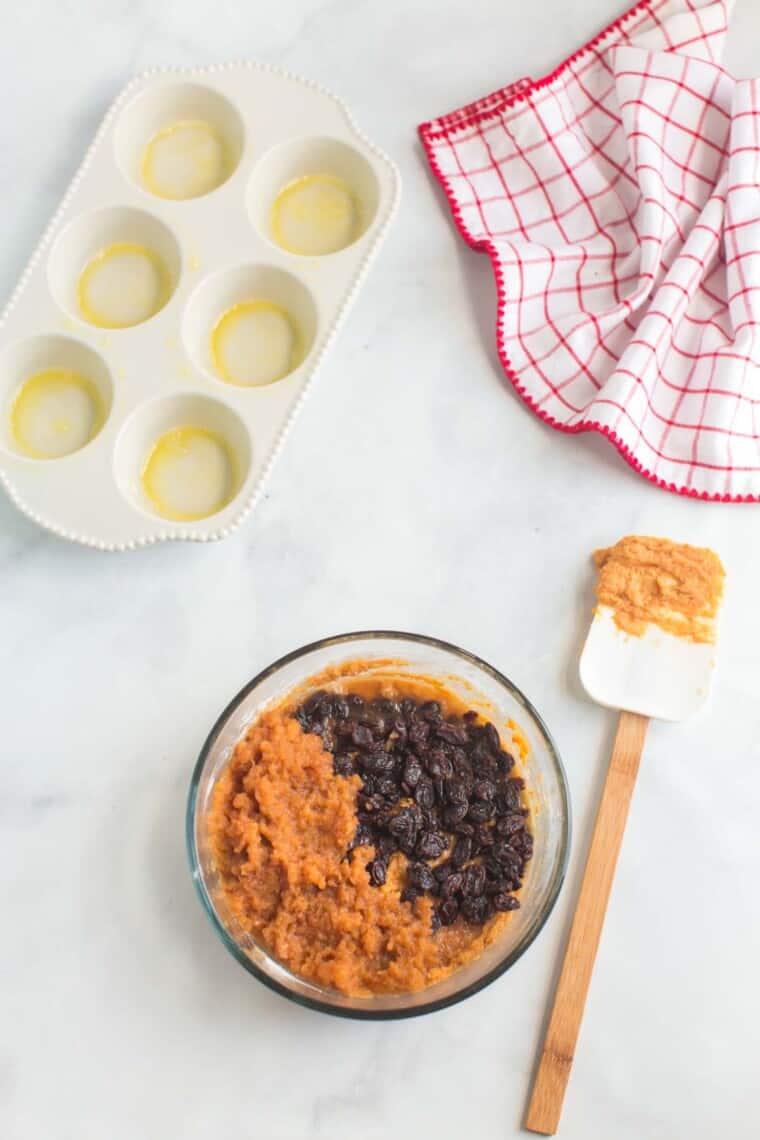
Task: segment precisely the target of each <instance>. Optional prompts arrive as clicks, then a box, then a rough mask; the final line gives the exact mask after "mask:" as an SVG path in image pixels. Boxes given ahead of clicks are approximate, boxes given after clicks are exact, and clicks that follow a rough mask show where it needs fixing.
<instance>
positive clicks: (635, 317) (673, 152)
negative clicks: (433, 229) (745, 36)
mask: <svg viewBox="0 0 760 1140" xmlns="http://www.w3.org/2000/svg"><path fill="white" fill-rule="evenodd" d="M731 7H732V0H712V2H710V0H644V2H643V3H639V4H637V5H636V6H635V7H634V8H632V9H631V10H630V11H629V12H627V13H626V14H625V15H623V16H621V17H620V18H619V19H618V20H616V21H615V22H614V23H613V24H612V25H610V27H608V28H607V29H606V30H605V31H603V32H602V33H601V34H600V35H599V36H597V37H596V38H595V39H594V40H592V41H591V42H590V43H588V44H586V46H585V47H583V48H582V49H581V50H580V51H578V52H576V54H574V55H573V56H571V57H570V58H569V59H567V60H566V61H565V62H564V63H563V64H561V66H559V67H558V68H557V69H556V70H555V71H553V72H552V73H551V74H550V75H548V76H546V77H545V78H543V79H540V80H537V81H536V80H531V79H522V80H520V81H519V82H517V83H513V84H511V85H510V86H508V87H506V88H502V89H501V90H499V91H496V92H494V93H493V94H492V95H488V96H486V97H485V98H483V99H479V100H478V101H477V102H475V103H471V104H469V105H468V106H466V107H462V108H461V109H460V110H458V111H454V112H452V113H451V114H448V115H444V116H443V117H441V118H439V119H434V120H432V121H431V122H428V123H424V124H422V125H421V126H420V128H419V130H420V136H421V138H422V142H423V145H424V147H425V150H426V152H427V155H428V158H429V160H430V164H431V166H432V169H433V171H434V172H435V175H436V177H437V178H438V180H439V181H440V183H441V185H442V187H443V189H444V191H445V193H446V196H447V198H448V201H449V205H450V207H451V211H452V214H453V217H454V220H455V222H456V224H457V227H458V228H459V230H460V232H461V234H462V236H463V237H464V238H465V240H466V241H467V242H468V243H469V244H470V245H471V246H473V247H474V248H475V249H480V250H484V251H486V252H487V253H488V254H489V256H490V258H491V261H492V263H493V268H494V273H495V276H496V284H497V290H498V313H497V330H496V335H497V345H498V351H499V356H500V359H501V362H502V365H503V367H504V371H505V372H506V374H507V376H508V377H509V379H510V381H511V382H512V384H513V385H514V387H515V388H516V390H517V391H518V392H519V394H520V395H521V396H522V398H523V399H524V400H525V402H526V403H527V404H528V405H529V406H530V407H531V408H532V409H533V411H535V412H536V413H537V414H538V415H539V416H540V417H541V418H542V419H544V420H545V421H546V422H547V423H549V424H551V425H552V426H553V427H555V428H558V429H559V430H561V431H565V432H583V431H589V430H595V431H599V432H601V433H602V434H603V435H605V436H606V437H607V438H608V439H610V440H611V441H612V442H613V443H614V444H615V446H616V447H617V448H618V450H619V451H620V452H621V454H622V455H623V456H624V457H625V458H626V459H627V460H628V462H629V463H630V464H631V466H632V467H634V468H635V469H636V470H637V471H639V472H640V473H641V474H642V475H644V476H646V478H648V479H650V480H652V481H653V482H655V483H657V484H659V485H660V486H661V487H664V488H667V489H668V490H671V491H677V492H680V493H681V494H686V495H692V496H696V497H699V498H703V499H719V500H723V501H743V502H756V501H760V368H758V365H759V364H760V343H759V341H758V312H759V306H760V180H759V176H760V81H758V80H746V81H737V80H734V79H733V78H732V77H731V76H730V75H729V74H728V73H727V72H726V71H725V70H724V69H723V68H722V67H721V66H720V59H721V55H722V52H723V48H724V44H725V38H726V32H727V25H728V16H729V13H730V9H731Z"/></svg>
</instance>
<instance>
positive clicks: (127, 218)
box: [48, 207, 180, 329]
mask: <svg viewBox="0 0 760 1140" xmlns="http://www.w3.org/2000/svg"><path fill="white" fill-rule="evenodd" d="M48 275H49V280H50V289H51V292H52V294H53V296H54V297H55V299H56V301H57V302H58V304H59V305H60V307H61V308H62V309H63V310H64V311H65V312H66V313H68V315H69V316H70V317H73V318H74V319H75V320H79V321H84V322H85V323H86V324H89V325H94V326H95V327H96V328H101V329H125V328H131V327H132V326H133V325H139V324H142V323H143V322H144V321H148V320H150V318H151V317H154V316H155V315H156V313H159V312H160V311H161V309H163V307H164V305H165V304H166V302H167V301H168V300H169V298H170V297H171V295H172V293H173V292H174V290H175V288H176V285H177V282H178V280H179V276H180V252H179V245H178V244H177V239H176V238H175V237H174V235H173V234H172V232H171V230H170V229H169V228H168V227H167V226H166V225H164V223H163V222H160V221H159V220H158V218H154V217H153V216H152V215H151V214H148V213H146V212H145V211H144V210H131V209H124V208H119V207H115V208H113V209H106V210H97V211H95V212H94V213H92V214H84V215H82V216H81V217H79V218H76V219H75V220H74V221H73V222H71V224H70V225H69V226H67V227H66V229H65V230H64V231H63V233H62V234H61V236H60V237H59V238H58V240H57V241H56V243H55V245H54V246H53V251H52V253H51V255H50V263H49V266H48Z"/></svg>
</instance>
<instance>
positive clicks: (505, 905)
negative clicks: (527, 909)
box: [491, 894, 520, 911]
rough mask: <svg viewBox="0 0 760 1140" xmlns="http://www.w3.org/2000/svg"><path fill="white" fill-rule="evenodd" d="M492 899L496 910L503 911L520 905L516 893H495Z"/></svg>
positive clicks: (514, 908) (515, 908)
mask: <svg viewBox="0 0 760 1140" xmlns="http://www.w3.org/2000/svg"><path fill="white" fill-rule="evenodd" d="M491 901H492V904H493V908H494V910H501V911H504V910H517V909H518V907H519V906H520V901H519V899H516V898H515V896H514V895H507V894H498V895H494V896H493V899H492V900H491Z"/></svg>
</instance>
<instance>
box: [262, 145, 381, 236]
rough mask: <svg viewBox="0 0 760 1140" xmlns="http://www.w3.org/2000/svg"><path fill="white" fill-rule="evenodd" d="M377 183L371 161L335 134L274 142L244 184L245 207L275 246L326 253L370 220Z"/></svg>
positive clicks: (357, 233) (361, 230)
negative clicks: (246, 188)
mask: <svg viewBox="0 0 760 1140" xmlns="http://www.w3.org/2000/svg"><path fill="white" fill-rule="evenodd" d="M379 197H380V188H379V185H378V179H377V174H376V172H375V171H374V170H373V168H372V166H371V165H370V163H369V162H368V161H367V159H366V158H365V157H364V155H362V154H360V152H359V151H358V150H357V149H356V148H355V147H353V146H349V145H348V144H347V143H345V142H341V141H340V140H338V139H334V138H302V139H292V140H291V141H289V142H285V143H281V144H280V145H279V146H276V147H273V148H272V149H271V150H270V151H269V152H268V153H267V154H266V155H264V157H263V158H262V160H261V162H260V163H259V164H258V165H257V166H256V168H255V169H254V171H253V175H252V176H251V180H250V183H249V186H248V212H249V215H250V218H251V221H252V222H253V225H254V226H255V227H256V229H257V230H258V232H259V233H260V234H262V235H263V236H264V237H265V238H266V239H267V240H268V241H270V242H272V244H273V245H275V246H277V247H278V248H279V249H282V250H285V251H286V252H287V253H292V254H296V255H298V256H301V257H324V256H326V255H328V254H331V253H339V252H340V251H341V250H343V249H346V248H347V247H349V246H351V245H353V244H354V242H356V241H358V240H359V238H361V237H362V235H363V234H364V233H366V231H367V230H368V228H369V227H370V226H371V225H372V223H373V221H374V219H375V215H376V214H377V208H378V202H379Z"/></svg>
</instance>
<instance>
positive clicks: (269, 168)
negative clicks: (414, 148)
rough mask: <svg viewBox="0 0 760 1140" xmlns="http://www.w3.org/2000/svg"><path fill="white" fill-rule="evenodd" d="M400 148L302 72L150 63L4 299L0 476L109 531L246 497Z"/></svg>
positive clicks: (186, 519)
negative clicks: (390, 146)
mask: <svg viewBox="0 0 760 1140" xmlns="http://www.w3.org/2000/svg"><path fill="white" fill-rule="evenodd" d="M398 193H399V186H398V175H397V173H396V170H395V168H394V167H393V165H392V164H391V163H390V162H389V161H388V159H387V158H385V156H384V155H383V154H381V152H380V151H378V150H377V149H376V148H375V147H374V146H373V145H372V144H371V143H370V142H368V141H367V139H365V138H364V136H363V135H362V134H361V133H360V131H359V130H358V129H357V128H356V127H355V126H354V124H353V122H352V120H351V117H350V115H349V113H348V111H347V109H346V108H345V107H344V105H343V104H342V103H341V102H340V101H339V100H338V99H336V98H335V97H334V96H332V95H330V94H329V93H328V92H327V91H324V90H323V89H321V88H319V87H317V86H316V85H315V84H312V83H309V82H306V81H304V80H301V79H297V78H295V77H294V76H291V75H286V74H281V73H278V72H276V71H274V70H272V69H270V68H267V67H260V66H257V65H254V64H231V65H229V66H226V67H225V66H223V67H211V68H206V69H193V70H189V71H187V72H181V71H171V72H163V73H154V74H148V75H145V76H142V77H141V78H138V79H136V80H135V81H134V82H133V83H131V84H129V86H128V87H127V88H126V89H125V90H124V91H123V92H122V94H121V96H120V97H119V98H118V99H117V100H116V102H115V104H114V105H113V107H112V108H111V110H110V111H109V112H108V114H107V116H106V118H105V120H104V122H103V124H102V125H101V127H100V129H99V131H98V133H97V135H96V137H95V140H94V142H93V144H92V146H91V147H90V150H89V151H88V153H87V155H86V156H85V159H84V161H83V163H82V166H81V167H80V169H79V171H78V173H77V174H76V176H75V178H74V181H73V183H72V185H71V187H70V188H69V190H68V192H67V194H66V196H65V198H64V200H63V202H62V203H61V206H60V208H59V210H58V212H57V214H56V216H55V217H54V219H53V221H52V222H51V224H50V226H49V227H48V229H47V231H46V233H45V235H44V237H43V238H42V241H41V242H40V245H39V246H38V248H37V250H36V251H35V253H34V255H33V257H32V260H31V262H30V264H29V266H28V267H27V269H26V271H25V273H24V275H23V277H22V279H21V281H20V283H19V285H18V287H17V289H16V291H15V293H14V295H13V297H12V298H11V300H10V302H9V304H8V306H7V308H6V309H5V312H4V313H3V315H2V317H0V419H1V420H2V424H0V482H2V483H3V485H4V486H5V487H6V489H7V491H8V493H9V495H10V497H11V498H12V500H13V501H14V502H15V503H16V504H17V505H18V506H19V507H20V509H21V510H23V511H24V512H25V513H26V514H27V515H28V516H29V517H30V518H32V519H33V520H34V521H35V522H37V523H39V524H40V525H41V526H44V527H46V528H48V529H49V530H51V531H54V532H55V533H56V534H59V535H61V536H63V537H65V538H67V539H71V540H73V541H77V542H82V543H85V544H86V545H89V546H95V547H98V548H99V549H104V550H121V549H125V548H130V547H134V546H140V545H143V544H145V543H149V542H157V541H162V540H165V539H193V540H202V541H206V540H211V539H218V538H223V537H225V536H226V535H227V534H229V533H230V532H231V531H232V530H233V529H234V528H235V527H236V526H237V525H238V524H239V523H240V522H241V520H242V519H243V518H244V517H245V515H246V514H247V512H248V511H249V510H250V509H251V508H252V507H253V505H254V504H255V502H256V501H257V499H258V498H259V496H260V495H261V492H262V490H263V488H264V485H265V482H266V479H267V477H268V475H269V472H270V470H271V468H272V464H273V463H274V460H275V458H276V456H277V454H278V452H279V450H280V448H281V447H282V445H283V442H284V440H285V437H286V435H287V433H288V430H289V428H290V426H291V424H292V422H293V419H294V417H295V415H296V413H297V412H298V409H299V408H300V406H301V404H302V402H303V399H304V397H305V395H306V392H307V390H308V388H309V386H310V384H311V382H312V380H313V378H314V376H315V374H316V371H317V368H318V367H319V365H320V363H321V361H322V359H323V357H324V355H325V352H326V350H327V348H328V346H329V344H330V343H331V341H332V339H333V337H334V336H335V334H336V332H337V330H338V328H339V326H340V325H341V323H342V321H343V320H344V319H345V317H346V314H347V313H348V310H349V308H350V305H351V303H352V301H353V299H354V297H355V295H356V293H357V291H358V288H359V286H360V284H361V282H362V280H363V279H364V276H365V274H366V272H367V269H368V267H369V265H370V263H371V261H372V258H373V257H374V255H375V253H376V251H377V248H378V246H379V244H380V241H381V239H382V237H383V235H384V233H385V231H386V229H387V227H388V225H389V224H390V221H391V218H392V216H393V213H394V211H395V208H396V203H397V199H398Z"/></svg>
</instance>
